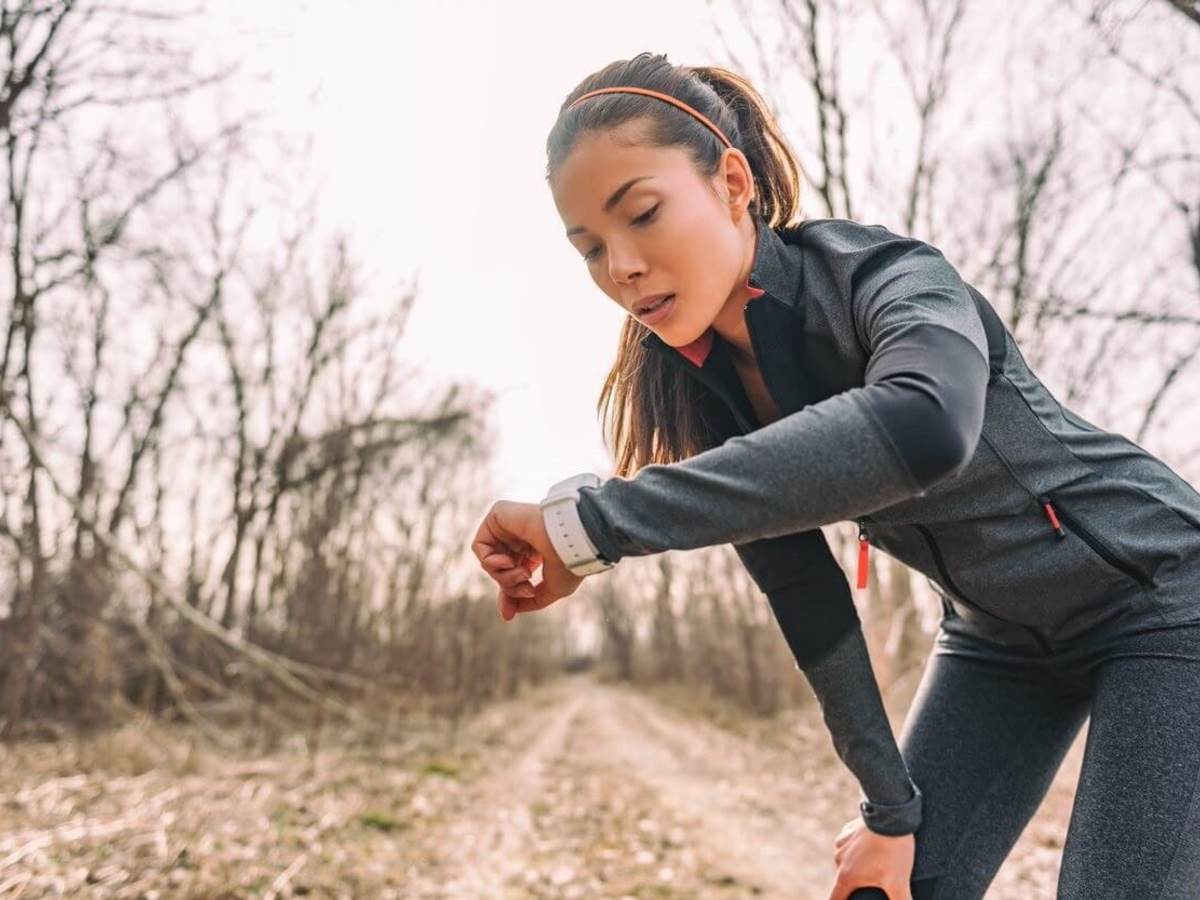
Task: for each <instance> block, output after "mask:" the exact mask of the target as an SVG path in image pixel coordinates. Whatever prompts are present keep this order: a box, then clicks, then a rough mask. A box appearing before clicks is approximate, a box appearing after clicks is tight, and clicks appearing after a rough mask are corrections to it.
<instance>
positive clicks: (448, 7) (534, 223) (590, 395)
mask: <svg viewBox="0 0 1200 900" xmlns="http://www.w3.org/2000/svg"><path fill="white" fill-rule="evenodd" d="M210 9H211V10H212V24H211V27H212V28H213V29H214V31H215V34H214V37H215V38H216V39H217V40H218V41H219V42H220V45H221V47H222V49H223V50H229V51H234V52H240V50H242V49H244V50H246V51H247V52H249V53H250V54H251V56H250V58H249V65H250V67H251V68H253V69H258V70H263V71H267V72H269V73H270V78H271V84H270V85H269V86H268V87H266V88H264V90H265V91H266V94H265V100H266V102H267V103H268V104H269V107H270V109H271V110H272V112H273V114H274V115H275V116H277V117H279V120H280V121H281V122H282V123H285V124H286V127H287V128H288V129H289V130H293V129H294V131H295V133H296V134H305V133H311V134H312V135H313V136H314V138H315V141H316V144H315V148H314V154H315V155H314V160H313V165H314V167H315V168H316V169H317V170H318V171H320V173H321V175H322V177H323V178H324V179H325V209H326V217H327V223H326V224H329V225H338V226H343V227H346V228H348V229H349V230H350V232H351V234H352V235H353V237H354V246H355V247H356V248H357V251H358V253H359V255H360V257H361V258H362V259H363V261H364V262H365V263H366V267H367V269H368V271H369V272H370V273H371V274H372V277H373V280H374V285H375V287H376V290H375V291H374V295H375V296H377V297H378V299H379V301H380V302H387V301H388V300H389V299H391V298H393V297H394V296H395V294H394V293H392V292H389V290H388V289H387V288H388V286H389V285H395V284H400V283H402V282H404V281H407V280H408V279H410V278H412V277H414V276H416V277H419V284H420V298H419V300H418V301H417V304H416V307H415V309H414V312H413V316H412V319H411V320H410V322H411V324H410V328H409V333H408V347H409V351H410V353H409V356H408V358H409V359H413V360H417V361H419V362H420V363H421V364H422V366H423V368H424V370H425V371H426V372H427V373H428V375H429V377H430V378H431V379H432V380H434V381H435V382H445V381H448V380H453V379H465V380H470V381H474V382H478V383H481V384H483V385H487V386H489V387H490V388H492V389H494V390H495V391H497V392H498V394H499V397H498V403H497V407H496V409H495V411H494V419H493V421H494V423H495V426H496V427H495V431H496V434H497V436H498V440H499V446H498V447H497V448H496V454H495V465H496V483H497V491H498V493H499V495H500V496H503V497H505V498H508V499H517V500H530V501H533V500H537V499H540V498H541V496H542V495H543V494H544V492H545V489H546V488H547V487H549V485H550V484H551V483H552V482H554V481H557V480H558V479H560V478H564V477H566V476H567V475H571V474H574V473H576V472H580V471H584V470H591V471H595V472H598V473H600V474H602V475H603V474H606V473H607V472H608V471H609V461H608V456H607V454H606V452H605V450H604V446H603V442H602V440H601V436H600V427H599V424H598V422H597V419H596V414H595V412H594V408H595V401H596V397H597V394H598V392H599V389H600V385H601V383H602V381H603V378H604V376H605V374H606V372H607V371H608V368H609V366H610V365H611V363H612V360H613V358H614V353H615V347H616V341H617V335H618V331H619V328H620V326H621V322H622V318H623V315H624V314H623V313H621V311H620V310H618V309H617V308H616V307H615V306H614V305H613V304H612V302H611V301H610V300H609V299H608V298H607V297H605V296H604V295H603V294H602V293H601V292H600V291H599V289H598V288H597V287H596V286H595V285H594V284H593V283H592V281H591V279H590V278H589V277H588V274H587V270H586V268H585V266H584V264H583V263H582V262H581V261H580V258H579V256H578V254H577V253H576V252H575V251H574V249H573V248H572V247H571V246H570V244H569V243H568V242H567V240H566V237H565V236H564V234H563V227H562V223H561V221H560V219H559V217H558V213H557V211H556V210H555V208H554V204H553V201H552V199H551V196H550V192H549V189H548V188H547V186H546V183H545V177H544V171H545V153H544V145H545V139H546V134H547V132H548V130H549V128H550V125H551V123H552V122H553V121H554V117H555V113H556V111H557V109H558V106H559V105H560V104H561V102H562V99H563V97H564V96H566V94H567V92H568V91H569V90H570V89H571V88H572V87H573V86H574V85H575V84H576V83H577V82H578V81H579V80H580V79H582V78H583V77H584V76H585V75H587V74H588V73H590V72H592V71H594V70H596V69H598V68H600V67H601V66H603V65H605V64H607V63H609V62H611V61H612V60H614V59H620V58H628V57H630V56H633V55H635V54H637V53H639V52H641V51H643V50H652V51H658V52H664V53H666V54H667V55H668V58H669V59H670V60H671V61H673V62H676V63H699V62H713V61H714V59H715V56H714V55H715V54H719V52H720V50H719V43H718V40H717V35H716V32H715V31H714V28H713V26H712V22H711V19H710V15H709V12H708V10H707V7H706V4H704V3H700V2H656V3H644V2H643V3H634V2H614V0H606V2H604V3H602V4H598V5H590V6H584V5H581V4H574V3H531V2H530V3H513V2H506V3H485V2H477V3H462V2H459V3H454V4H447V3H434V2H401V3H398V2H373V3H372V2H365V0H364V2H349V3H348V2H337V3H334V2H308V3H303V4H300V3H295V2H288V3H274V2H267V0H236V2H234V0H219V2H214V3H212V4H211V6H210Z"/></svg>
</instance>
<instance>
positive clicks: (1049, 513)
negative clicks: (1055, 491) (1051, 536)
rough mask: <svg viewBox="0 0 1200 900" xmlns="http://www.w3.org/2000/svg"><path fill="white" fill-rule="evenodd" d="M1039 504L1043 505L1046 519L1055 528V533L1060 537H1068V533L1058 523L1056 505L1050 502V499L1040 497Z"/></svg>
mask: <svg viewBox="0 0 1200 900" xmlns="http://www.w3.org/2000/svg"><path fill="white" fill-rule="evenodd" d="M1038 502H1039V503H1041V504H1042V509H1044V510H1045V511H1046V517H1047V518H1048V519H1049V520H1050V524H1051V525H1053V526H1054V533H1055V534H1057V535H1058V536H1059V537H1066V535H1067V533H1066V532H1065V531H1064V530H1063V527H1062V525H1061V524H1060V523H1059V521H1058V516H1057V515H1056V514H1055V512H1054V504H1052V503H1051V502H1050V498H1049V497H1039V498H1038Z"/></svg>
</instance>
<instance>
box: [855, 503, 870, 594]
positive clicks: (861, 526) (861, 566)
mask: <svg viewBox="0 0 1200 900" xmlns="http://www.w3.org/2000/svg"><path fill="white" fill-rule="evenodd" d="M870 553H871V536H870V534H869V533H868V532H867V520H866V519H858V580H857V582H856V586H857V587H858V589H859V590H862V589H863V588H865V587H866V586H867V572H868V571H869V569H868V568H867V559H868V556H869V555H870Z"/></svg>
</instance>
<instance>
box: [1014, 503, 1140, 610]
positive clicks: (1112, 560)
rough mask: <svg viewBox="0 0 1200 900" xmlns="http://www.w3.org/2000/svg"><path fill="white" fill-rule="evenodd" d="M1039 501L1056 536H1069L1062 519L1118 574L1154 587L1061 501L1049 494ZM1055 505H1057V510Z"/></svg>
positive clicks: (1060, 537)
mask: <svg viewBox="0 0 1200 900" xmlns="http://www.w3.org/2000/svg"><path fill="white" fill-rule="evenodd" d="M1037 501H1038V503H1040V504H1041V505H1042V510H1043V511H1044V512H1045V513H1046V518H1048V519H1049V520H1050V525H1051V527H1052V528H1053V529H1054V534H1055V536H1057V537H1058V538H1059V539H1060V540H1061V539H1062V538H1064V537H1066V536H1067V532H1066V531H1065V530H1064V529H1063V526H1062V524H1061V523H1060V521H1059V519H1060V517H1061V519H1062V522H1065V523H1066V524H1067V525H1068V527H1070V529H1071V530H1072V531H1074V532H1075V533H1076V534H1077V535H1079V537H1081V538H1082V539H1083V541H1084V543H1085V544H1087V545H1088V546H1089V547H1091V548H1092V549H1093V550H1094V551H1096V554H1097V555H1098V556H1099V557H1100V558H1101V559H1103V560H1104V561H1105V562H1107V563H1108V564H1109V565H1110V566H1112V567H1113V568H1114V569H1116V570H1117V571H1118V572H1123V573H1124V574H1125V575H1127V576H1129V577H1130V578H1132V579H1133V580H1134V581H1136V582H1137V583H1138V584H1140V585H1141V586H1142V587H1146V588H1150V587H1154V581H1153V579H1151V578H1150V577H1149V576H1147V575H1146V573H1145V572H1143V571H1141V570H1140V569H1139V568H1137V567H1136V566H1134V565H1132V564H1131V563H1127V562H1126V561H1125V560H1123V559H1121V558H1120V557H1119V556H1117V554H1116V553H1115V552H1114V551H1113V549H1112V548H1111V547H1109V546H1108V544H1107V543H1105V542H1104V541H1102V540H1101V539H1100V538H1099V536H1097V535H1095V534H1093V533H1092V532H1090V531H1089V530H1088V529H1087V527H1086V526H1085V525H1084V524H1083V523H1082V522H1081V521H1079V519H1077V518H1075V517H1074V516H1073V515H1071V514H1070V513H1069V512H1067V511H1066V509H1064V508H1063V505H1062V500H1061V499H1058V498H1052V497H1051V496H1049V495H1048V494H1043V495H1041V496H1040V497H1038V498H1037ZM1055 504H1057V509H1056V507H1055Z"/></svg>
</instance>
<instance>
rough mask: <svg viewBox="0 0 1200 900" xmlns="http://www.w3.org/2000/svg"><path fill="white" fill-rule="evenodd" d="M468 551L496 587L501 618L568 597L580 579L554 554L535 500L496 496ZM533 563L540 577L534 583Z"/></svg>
mask: <svg viewBox="0 0 1200 900" xmlns="http://www.w3.org/2000/svg"><path fill="white" fill-rule="evenodd" d="M471 551H472V552H473V553H474V554H475V556H476V557H477V558H478V559H479V563H480V565H482V566H483V570H484V571H485V572H487V573H488V575H490V576H491V577H492V578H493V579H494V580H495V582H496V583H497V584H498V585H499V586H500V591H499V595H498V597H497V605H498V606H499V609H500V615H501V617H502V618H503V619H504V621H506V622H507V621H509V620H510V619H512V617H513V616H515V615H516V614H517V613H519V612H533V611H534V610H538V609H545V608H546V607H547V606H549V605H550V604H551V603H553V602H554V601H555V600H560V599H562V598H563V597H567V596H570V595H571V594H573V593H575V589H576V588H578V587H579V584H580V582H581V581H583V576H582V575H576V574H575V573H573V572H572V571H571V570H570V569H568V568H567V567H566V565H565V564H564V563H563V561H562V559H561V558H560V557H559V555H558V553H557V552H555V550H554V546H553V545H552V544H551V543H550V538H549V536H548V535H547V534H546V526H545V524H544V522H543V521H542V509H541V507H540V506H538V505H537V504H536V503H517V502H515V501H512V500H497V501H496V502H495V503H493V504H492V508H491V509H489V510H488V513H487V515H486V516H484V517H483V522H481V523H480V525H479V529H478V530H477V531H476V532H475V539H474V540H473V541H472V542H471ZM538 566H541V567H542V580H541V581H539V582H538V583H537V584H533V583H532V582H531V581H530V579H531V578H532V577H533V573H534V571H535V570H536V569H537V568H538Z"/></svg>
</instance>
